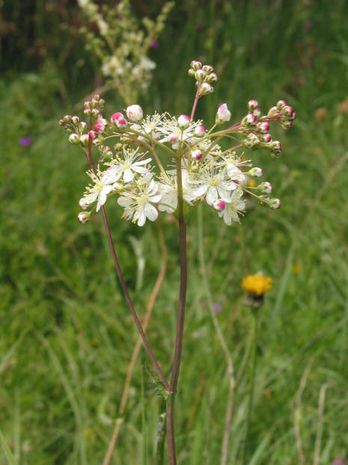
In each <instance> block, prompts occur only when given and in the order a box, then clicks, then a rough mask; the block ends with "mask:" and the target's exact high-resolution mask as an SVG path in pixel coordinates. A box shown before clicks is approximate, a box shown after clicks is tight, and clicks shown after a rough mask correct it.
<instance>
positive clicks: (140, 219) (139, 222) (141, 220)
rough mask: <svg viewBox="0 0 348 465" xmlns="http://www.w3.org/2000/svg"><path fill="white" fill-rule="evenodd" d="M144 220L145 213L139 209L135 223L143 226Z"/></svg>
mask: <svg viewBox="0 0 348 465" xmlns="http://www.w3.org/2000/svg"><path fill="white" fill-rule="evenodd" d="M145 221H146V216H145V213H144V212H143V211H141V212H140V213H139V217H138V221H137V225H138V226H144V224H145Z"/></svg>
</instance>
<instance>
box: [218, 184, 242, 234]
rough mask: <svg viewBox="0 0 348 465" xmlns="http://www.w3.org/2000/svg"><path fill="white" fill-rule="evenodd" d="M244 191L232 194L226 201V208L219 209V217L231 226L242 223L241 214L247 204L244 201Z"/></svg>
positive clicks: (239, 190) (236, 191)
mask: <svg viewBox="0 0 348 465" xmlns="http://www.w3.org/2000/svg"><path fill="white" fill-rule="evenodd" d="M242 196H243V191H242V189H236V190H234V191H233V192H232V195H231V197H230V198H229V200H225V199H224V202H225V204H224V208H222V209H218V215H219V217H220V218H222V219H223V220H224V222H225V223H226V224H227V225H228V226H230V225H231V224H232V223H240V219H239V214H240V213H241V212H243V211H244V210H245V202H244V200H242Z"/></svg>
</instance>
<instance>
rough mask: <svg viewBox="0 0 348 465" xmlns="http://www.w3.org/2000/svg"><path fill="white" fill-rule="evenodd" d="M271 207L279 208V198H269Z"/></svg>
mask: <svg viewBox="0 0 348 465" xmlns="http://www.w3.org/2000/svg"><path fill="white" fill-rule="evenodd" d="M269 205H270V207H271V208H274V209H277V208H280V200H279V199H271V200H270V202H269Z"/></svg>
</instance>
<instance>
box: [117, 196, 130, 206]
mask: <svg viewBox="0 0 348 465" xmlns="http://www.w3.org/2000/svg"><path fill="white" fill-rule="evenodd" d="M117 203H118V204H119V205H120V206H121V207H129V206H130V205H131V203H132V200H131V199H130V198H128V197H119V198H118V199H117Z"/></svg>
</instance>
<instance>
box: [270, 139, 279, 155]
mask: <svg viewBox="0 0 348 465" xmlns="http://www.w3.org/2000/svg"><path fill="white" fill-rule="evenodd" d="M271 149H272V152H273V153H275V154H276V155H279V154H280V153H281V151H282V144H281V143H280V142H279V140H275V141H274V142H272V146H271Z"/></svg>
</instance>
